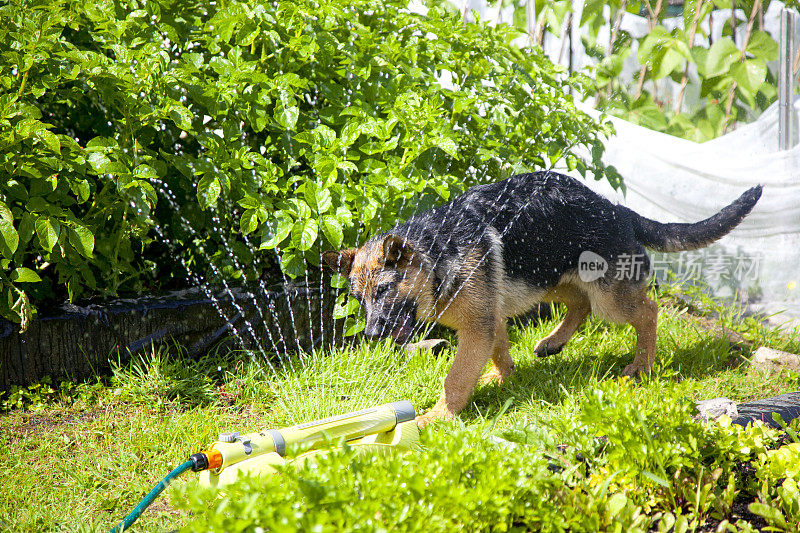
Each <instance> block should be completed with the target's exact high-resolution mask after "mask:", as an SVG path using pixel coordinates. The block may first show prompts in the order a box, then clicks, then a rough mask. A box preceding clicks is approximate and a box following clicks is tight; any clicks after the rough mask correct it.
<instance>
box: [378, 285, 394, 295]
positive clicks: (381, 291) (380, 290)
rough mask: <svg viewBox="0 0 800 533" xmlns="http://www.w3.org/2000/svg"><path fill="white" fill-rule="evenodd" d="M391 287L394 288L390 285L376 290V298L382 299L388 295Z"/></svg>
mask: <svg viewBox="0 0 800 533" xmlns="http://www.w3.org/2000/svg"><path fill="white" fill-rule="evenodd" d="M391 287H392V286H391V285H389V284H386V285H381V286H379V287H378V288H377V289H375V298H380V297H381V296H383V295H384V294H386V291H388V290H389V289H390V288H391Z"/></svg>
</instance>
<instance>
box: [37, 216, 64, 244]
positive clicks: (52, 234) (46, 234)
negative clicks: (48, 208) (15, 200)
mask: <svg viewBox="0 0 800 533" xmlns="http://www.w3.org/2000/svg"><path fill="white" fill-rule="evenodd" d="M60 229H61V226H60V224H59V223H58V222H57V221H55V220H52V219H50V218H47V217H39V219H38V220H37V221H36V235H38V236H39V244H40V245H41V247H42V248H44V249H45V250H46V251H47V252H52V251H53V247H54V246H55V245H56V242H58V233H59V231H60Z"/></svg>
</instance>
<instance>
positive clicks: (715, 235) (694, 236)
mask: <svg viewBox="0 0 800 533" xmlns="http://www.w3.org/2000/svg"><path fill="white" fill-rule="evenodd" d="M759 198H761V185H756V186H755V187H753V188H752V189H748V190H747V191H745V193H744V194H742V195H741V196H740V197H739V198H737V199H736V200H735V201H734V202H733V203H732V204H730V205H729V206H727V207H724V208H723V209H722V211H720V212H719V213H717V214H716V215H714V216H713V217H711V218H707V219H705V220H702V221H700V222H695V223H694V224H679V223H671V224H662V223H661V222H656V221H655V220H650V219H649V218H645V217H643V216H641V215H639V214H637V213H635V212H633V211H631V210H630V209H628V208H627V207H622V209H623V210H625V211H627V212H628V213H629V216H630V220H631V222H632V223H633V232H634V234H635V235H636V239H637V240H638V241H639V242H640V243H642V244H643V245H644V246H646V247H647V248H650V249H651V250H656V251H658V252H682V251H686V250H696V249H697V248H702V247H703V246H708V245H709V244H711V243H712V242H714V241H716V240H717V239H720V238H722V237H724V236H725V235H727V234H728V232H730V231H731V230H732V229H733V228H735V227H736V226H738V225H739V222H741V221H742V219H744V217H746V216H747V214H748V213H750V210H751V209H753V206H754V205H756V202H757V201H758V199H759Z"/></svg>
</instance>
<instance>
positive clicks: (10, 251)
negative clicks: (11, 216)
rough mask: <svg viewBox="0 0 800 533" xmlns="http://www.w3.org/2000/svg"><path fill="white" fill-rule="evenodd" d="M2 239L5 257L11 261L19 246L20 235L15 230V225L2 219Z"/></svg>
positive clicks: (0, 226)
mask: <svg viewBox="0 0 800 533" xmlns="http://www.w3.org/2000/svg"><path fill="white" fill-rule="evenodd" d="M0 238H2V244H3V246H2V249H1V250H0V251H2V252H3V255H4V256H5V257H7V258H9V259H11V256H12V255H14V252H16V251H17V247H18V246H19V234H18V233H17V230H15V229H14V225H13V224H12V223H11V222H9V221H8V220H6V219H5V218H2V219H0Z"/></svg>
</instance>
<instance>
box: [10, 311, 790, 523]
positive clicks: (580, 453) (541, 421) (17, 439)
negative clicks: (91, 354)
mask: <svg viewBox="0 0 800 533" xmlns="http://www.w3.org/2000/svg"><path fill="white" fill-rule="evenodd" d="M717 310H721V311H722V313H721V314H720V318H719V320H718V321H717V323H718V326H719V327H720V328H722V330H725V331H735V332H736V333H737V335H740V336H741V337H742V339H744V340H745V341H747V342H748V343H752V344H754V345H768V346H772V347H773V348H776V349H783V350H787V351H790V352H794V353H799V352H800V344H798V338H797V337H793V338H788V337H785V336H783V335H781V334H779V333H777V332H775V331H773V330H770V329H767V328H764V327H762V326H760V325H759V324H758V323H756V322H753V321H741V320H734V319H733V318H731V317H733V316H735V314H733V313H728V312H726V310H725V309H724V308H718V309H717ZM558 318H559V313H558V312H556V314H555V316H553V317H552V318H551V319H547V320H544V321H543V322H541V323H537V322H532V323H530V324H528V325H526V326H521V327H512V328H511V329H510V333H511V338H512V355H513V356H514V358H515V360H516V362H517V371H516V373H515V374H514V375H513V376H512V377H511V378H510V379H509V380H508V382H507V383H505V384H503V385H501V386H498V385H488V386H483V387H480V388H479V389H478V390H477V391H476V394H475V395H474V397H473V399H472V403H471V405H470V406H469V407H468V408H467V409H466V410H465V411H464V412H463V413H462V415H461V416H460V422H453V423H440V424H437V425H434V426H433V428H432V429H429V430H428V429H426V430H425V431H424V432H423V435H422V439H423V444H424V449H423V450H422V451H420V452H419V453H416V454H410V455H406V456H403V457H394V458H392V457H389V458H383V459H380V458H377V457H371V456H370V457H355V458H354V457H350V456H349V455H348V453H346V452H345V453H344V454H343V455H342V456H336V457H333V458H331V459H330V461H331V462H330V463H327V462H324V463H323V464H321V465H320V467H319V468H318V469H317V470H314V471H304V472H302V473H300V474H290V473H287V474H285V475H283V476H279V477H276V478H274V479H273V480H272V481H269V482H266V483H264V482H244V483H242V484H241V485H237V486H234V487H233V488H232V489H231V491H232V492H230V493H229V497H228V498H226V499H222V500H216V499H215V498H216V497H215V496H213V495H211V494H210V493H208V492H206V491H204V490H202V489H200V488H199V487H198V486H197V485H196V484H195V482H194V481H195V475H194V474H187V475H185V476H184V477H183V478H182V479H180V480H179V481H178V482H176V483H175V486H176V488H175V489H174V490H170V491H168V492H167V493H166V494H165V495H164V496H163V497H162V499H161V500H159V502H158V503H157V505H155V506H154V507H152V508H151V509H150V510H148V511H147V512H146V513H145V514H144V515H143V516H142V518H140V520H139V521H138V522H137V525H136V527H137V528H138V530H140V531H151V530H152V531H156V530H159V531H160V530H165V529H175V528H176V527H184V528H186V530H189V531H191V530H194V531H201V530H220V531H223V530H224V531H239V530H250V531H252V529H253V527H255V526H256V525H259V526H261V527H263V528H264V529H265V530H268V529H269V527H270V524H271V526H272V528H273V529H278V525H280V524H282V526H281V527H280V528H279V529H281V530H296V531H301V530H309V529H310V528H311V527H313V526H314V525H319V526H320V527H321V528H322V530H331V531H333V530H347V529H353V528H355V527H356V526H361V527H363V526H364V525H365V524H369V523H371V524H373V526H374V527H375V528H379V527H385V528H388V529H396V530H406V531H422V530H424V531H433V530H441V531H447V530H452V529H453V528H455V527H457V526H459V525H460V526H466V525H468V524H469V525H470V527H473V528H474V529H491V528H498V527H501V525H502V524H505V525H506V526H507V527H509V528H510V527H514V526H518V527H521V528H522V529H529V530H547V529H551V530H558V529H559V528H565V527H569V528H571V529H572V530H573V531H579V530H592V529H593V528H594V530H598V529H599V530H611V529H614V527H616V524H619V525H620V526H621V527H622V528H623V530H626V531H632V530H642V531H647V530H665V528H666V527H667V526H668V525H669V524H670V523H671V520H673V519H676V520H678V521H682V520H684V519H686V525H687V526H688V527H689V529H691V528H692V527H696V528H697V530H707V531H708V530H714V528H716V527H718V526H719V524H721V523H722V521H724V520H727V521H728V522H729V523H730V524H732V526H731V527H733V528H734V529H733V530H741V531H747V530H748V527H753V528H760V527H761V526H763V525H764V524H765V522H764V521H766V522H769V523H770V524H775V523H777V522H775V520H778V518H776V515H775V513H774V512H772V511H771V510H773V509H777V510H779V511H780V512H781V513H782V516H784V519H786V520H794V521H795V522H794V523H796V521H797V520H798V516H797V515H794V514H792V513H793V512H794V511H791V508H784V507H782V505H784V502H787V501H790V499H791V498H790V492H791V491H789V492H786V490H787V489H785V488H784V483H785V481H784V480H783V479H781V478H784V477H785V478H786V479H790V480H791V479H795V478H796V477H795V474H793V472H794V470H793V468H794V467H792V466H791V465H792V463H791V458H792V457H793V455H792V454H791V453H790V454H789V455H788V456H787V457H788V459H786V460H788V461H790V462H789V463H787V464H788V465H789V466H787V467H785V468H783V470H780V467H773V466H770V465H775V464H777V463H776V462H775V461H776V460H773V459H770V458H773V455H770V453H772V452H768V450H769V449H775V448H777V447H778V446H780V445H782V444H785V443H786V442H787V439H788V440H791V437H788V438H787V437H786V436H785V435H783V434H782V433H781V432H780V431H779V430H774V429H769V428H761V429H757V430H752V429H750V430H745V429H744V428H742V427H739V426H731V425H719V424H718V423H716V422H711V423H708V424H700V423H697V422H692V421H691V417H692V414H693V410H694V407H693V406H694V402H695V401H696V400H699V399H707V398H715V397H720V396H727V397H729V398H731V399H732V400H734V401H736V402H737V403H740V404H741V403H743V402H747V401H752V400H758V399H762V398H765V397H768V396H775V395H778V394H782V393H787V392H790V391H794V390H797V388H798V385H799V384H800V376H799V375H798V374H797V373H796V372H793V371H791V370H785V369H784V370H780V369H779V370H768V369H762V368H759V367H755V366H751V365H750V364H749V362H748V356H749V352H747V351H745V352H742V351H741V350H740V349H731V347H732V345H731V343H730V342H729V340H727V338H726V336H724V335H720V334H719V333H718V332H715V331H711V330H708V329H705V328H702V327H698V325H697V321H696V320H695V317H692V316H690V315H688V314H687V313H686V312H685V308H680V307H670V306H664V307H662V312H661V317H660V322H659V329H658V332H659V352H658V360H657V363H656V366H655V371H654V375H653V376H652V377H651V378H650V379H645V380H644V381H643V382H641V383H638V384H637V383H634V382H631V381H628V380H619V379H618V378H617V377H616V376H618V375H619V372H620V371H621V369H622V368H624V366H625V364H627V363H628V362H630V359H631V358H632V355H631V350H632V347H633V345H634V338H635V336H634V333H633V331H632V330H630V328H627V327H617V326H611V325H608V324H606V323H604V322H600V321H596V320H593V319H590V320H589V322H587V324H586V325H585V326H584V327H583V328H582V329H581V330H580V331H579V332H578V334H577V335H576V337H575V338H574V339H573V340H572V341H571V342H570V344H568V345H567V347H566V348H565V350H564V352H563V353H561V354H558V355H555V356H551V357H549V358H546V359H540V358H537V357H536V356H535V355H534V354H533V346H534V345H535V343H536V342H537V341H538V339H540V338H542V337H543V336H544V335H546V334H547V332H548V331H549V330H550V329H551V328H552V327H553V326H554V324H555V322H556V321H557V320H558ZM144 355H145V356H144V357H143V358H140V357H139V356H137V357H135V358H134V361H133V362H132V363H130V364H127V365H125V366H122V367H118V368H116V370H115V373H114V376H113V377H111V378H97V379H96V380H95V381H93V382H92V381H90V382H88V383H83V384H75V383H69V382H65V383H60V384H59V383H55V382H53V383H50V384H47V383H44V384H39V385H37V386H33V387H26V388H24V389H18V390H17V391H16V395H15V396H14V397H13V398H11V397H9V396H8V395H5V396H3V398H2V401H3V405H4V406H5V408H6V409H8V408H11V410H10V411H8V412H6V413H5V414H3V415H0V468H2V469H3V471H4V473H5V475H4V483H3V484H2V489H0V501H2V502H3V505H2V506H0V509H1V510H0V521H1V522H2V523H3V525H5V526H6V527H8V528H10V529H13V530H62V529H68V530H74V529H76V528H80V527H83V528H85V529H88V530H95V529H96V530H99V529H106V528H108V527H110V526H112V525H114V524H115V523H116V522H117V521H119V520H120V519H121V518H122V517H123V516H124V515H125V514H127V513H128V512H129V511H130V510H131V509H132V508H133V506H134V505H135V504H136V503H137V502H138V501H139V499H140V498H141V497H142V496H143V495H144V494H145V493H146V492H147V491H148V490H149V489H150V488H152V486H153V485H155V483H156V482H157V481H158V480H160V479H161V478H162V477H163V476H164V475H165V474H166V473H167V471H169V470H170V469H171V468H173V467H174V466H176V465H177V464H178V463H179V462H181V461H183V460H184V459H185V458H186V457H187V456H188V455H189V454H190V453H193V452H196V451H197V450H199V449H201V448H203V447H206V446H207V445H208V444H209V443H211V442H213V441H214V440H216V436H217V433H218V432H221V431H230V430H238V431H254V430H257V429H261V428H267V427H281V426H286V425H290V424H293V423H297V422H300V421H308V420H313V419H316V418H320V417H323V416H327V415H330V414H335V413H341V412H346V411H349V410H353V409H355V408H358V407H361V406H366V405H376V404H379V403H383V402H386V401H392V400H397V399H408V400H410V401H411V402H412V403H414V405H416V406H417V407H418V408H419V409H421V410H424V409H426V408H429V407H430V406H432V405H433V403H434V402H435V400H436V398H437V395H438V393H439V391H440V387H441V380H442V379H443V376H444V374H445V373H446V371H447V369H448V368H449V364H450V361H451V358H452V356H453V350H452V348H447V349H445V350H444V351H442V352H441V353H440V354H439V355H438V356H434V355H432V354H430V353H428V352H421V351H417V352H413V353H409V352H405V351H402V350H398V349H396V348H395V347H393V346H391V345H389V344H378V345H374V344H357V345H354V346H351V347H346V348H341V349H331V350H328V351H326V352H325V353H324V356H321V357H317V358H310V359H303V358H302V357H299V356H298V357H297V358H296V359H294V365H293V366H292V365H289V364H288V363H287V364H286V365H284V367H283V368H282V369H277V372H273V370H270V369H268V368H265V367H264V366H263V364H262V363H259V362H258V361H257V360H254V359H252V358H251V357H250V356H249V354H247V353H244V352H239V353H235V352H232V353H229V354H224V353H220V354H217V355H214V356H209V357H205V358H202V359H200V360H199V361H186V360H183V359H181V358H180V353H179V350H178V349H177V348H174V347H173V348H162V349H153V348H150V349H148V350H147V351H146V352H145V354H144ZM321 355H323V354H321ZM307 357H311V356H307ZM278 393H283V394H284V396H283V397H282V398H279V397H278V396H277V394H278ZM508 401H510V406H509V407H508V408H507V409H506V410H503V406H504V405H505V403H506V402H508ZM639 416H641V421H643V422H644V425H642V422H641V421H640V419H639ZM643 428H644V429H643ZM647 428H655V429H653V430H647ZM737 428H738V429H737ZM599 435H603V436H605V440H604V439H600V440H598V439H597V437H598V436H599ZM692 443H694V444H692ZM784 448H786V447H785V446H784ZM65 449H69V450H70V454H69V460H68V461H67V462H65V460H64V459H65V457H64V450H65ZM659 462H660V463H659ZM553 464H557V465H559V466H560V468H559V469H556V470H557V471H555V472H554V471H552V469H551V468H550V466H552V465H553ZM659 464H661V466H659ZM661 468H663V471H662V470H661ZM720 469H721V473H719V474H718V470H720ZM617 471H619V473H616V474H615V472H617ZM778 471H785V473H784V474H783V475H781V476H778V475H777V474H776V472H778ZM731 476H732V477H731ZM731 480H732V481H731ZM731 483H732V485H731ZM698 488H699V489H700V490H699V492H698ZM781 491H783V492H781ZM698 494H699V496H698ZM781 494H783V496H781ZM623 497H624V499H623ZM698 502H699V503H698ZM754 502H755V503H756V504H759V503H760V504H763V505H764V506H765V507H758V506H756V507H755V510H757V511H758V513H754V512H753V508H751V507H750V504H751V503H754ZM787 509H788V510H787ZM770 513H772V514H771V515H770ZM681 517H683V518H681ZM593 520H594V521H595V522H592V521H593ZM770 520H772V521H771V522H770ZM681 523H683V522H681ZM791 523H792V522H789V524H791ZM680 527H681V526H680V524H678V529H680Z"/></svg>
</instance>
